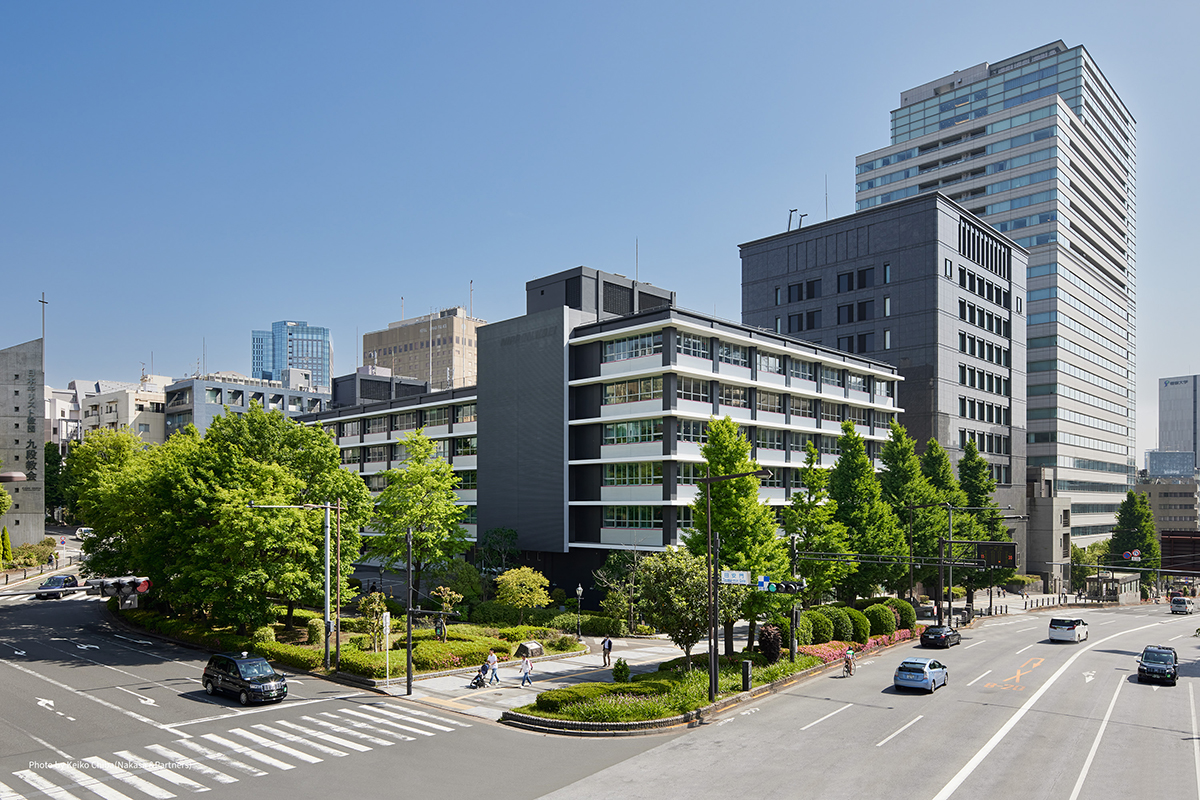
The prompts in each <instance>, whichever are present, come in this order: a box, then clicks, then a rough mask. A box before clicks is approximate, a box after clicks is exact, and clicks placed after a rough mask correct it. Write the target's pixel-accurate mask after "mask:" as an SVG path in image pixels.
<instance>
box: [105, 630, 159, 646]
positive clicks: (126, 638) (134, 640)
mask: <svg viewBox="0 0 1200 800" xmlns="http://www.w3.org/2000/svg"><path fill="white" fill-rule="evenodd" d="M113 636H114V637H116V638H117V639H124V640H125V641H127V642H133V643H134V644H153V642H150V641H148V640H146V639H130V638H129V637H128V636H122V635H121V634H119V633H114V634H113Z"/></svg>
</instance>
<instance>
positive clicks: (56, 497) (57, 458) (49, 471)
mask: <svg viewBox="0 0 1200 800" xmlns="http://www.w3.org/2000/svg"><path fill="white" fill-rule="evenodd" d="M43 452H44V454H45V455H44V457H45V461H46V472H45V479H46V484H45V486H46V489H45V491H46V513H47V515H52V514H53V511H54V509H56V508H59V507H60V506H63V505H65V500H64V495H63V457H62V451H60V450H59V449H58V445H57V444H55V443H54V442H46V446H45V449H44V450H43Z"/></svg>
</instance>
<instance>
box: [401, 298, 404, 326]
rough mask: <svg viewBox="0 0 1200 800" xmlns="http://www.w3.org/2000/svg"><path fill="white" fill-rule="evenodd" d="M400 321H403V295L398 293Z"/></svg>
mask: <svg viewBox="0 0 1200 800" xmlns="http://www.w3.org/2000/svg"><path fill="white" fill-rule="evenodd" d="M400 321H401V322H404V295H400Z"/></svg>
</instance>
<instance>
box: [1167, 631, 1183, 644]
mask: <svg viewBox="0 0 1200 800" xmlns="http://www.w3.org/2000/svg"><path fill="white" fill-rule="evenodd" d="M1186 635H1187V634H1185V633H1181V634H1179V635H1178V636H1172V637H1171V638H1170V639H1167V641H1168V642H1173V641H1175V640H1176V639H1182V638H1183V637H1184V636H1186Z"/></svg>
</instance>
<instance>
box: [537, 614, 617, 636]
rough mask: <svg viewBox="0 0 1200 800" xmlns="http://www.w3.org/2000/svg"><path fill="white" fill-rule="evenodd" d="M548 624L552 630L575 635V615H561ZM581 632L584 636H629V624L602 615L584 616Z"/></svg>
mask: <svg viewBox="0 0 1200 800" xmlns="http://www.w3.org/2000/svg"><path fill="white" fill-rule="evenodd" d="M547 624H548V625H549V626H550V627H551V628H558V629H559V630H562V631H567V632H568V633H573V632H574V631H575V615H574V614H571V613H567V614H559V615H557V616H556V617H554V618H553V619H551V620H550V621H549V623H547ZM579 630H580V633H582V634H583V635H584V636H628V635H629V623H627V622H626V621H625V620H623V619H616V618H615V617H606V616H603V615H601V614H582V615H580V617H579Z"/></svg>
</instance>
